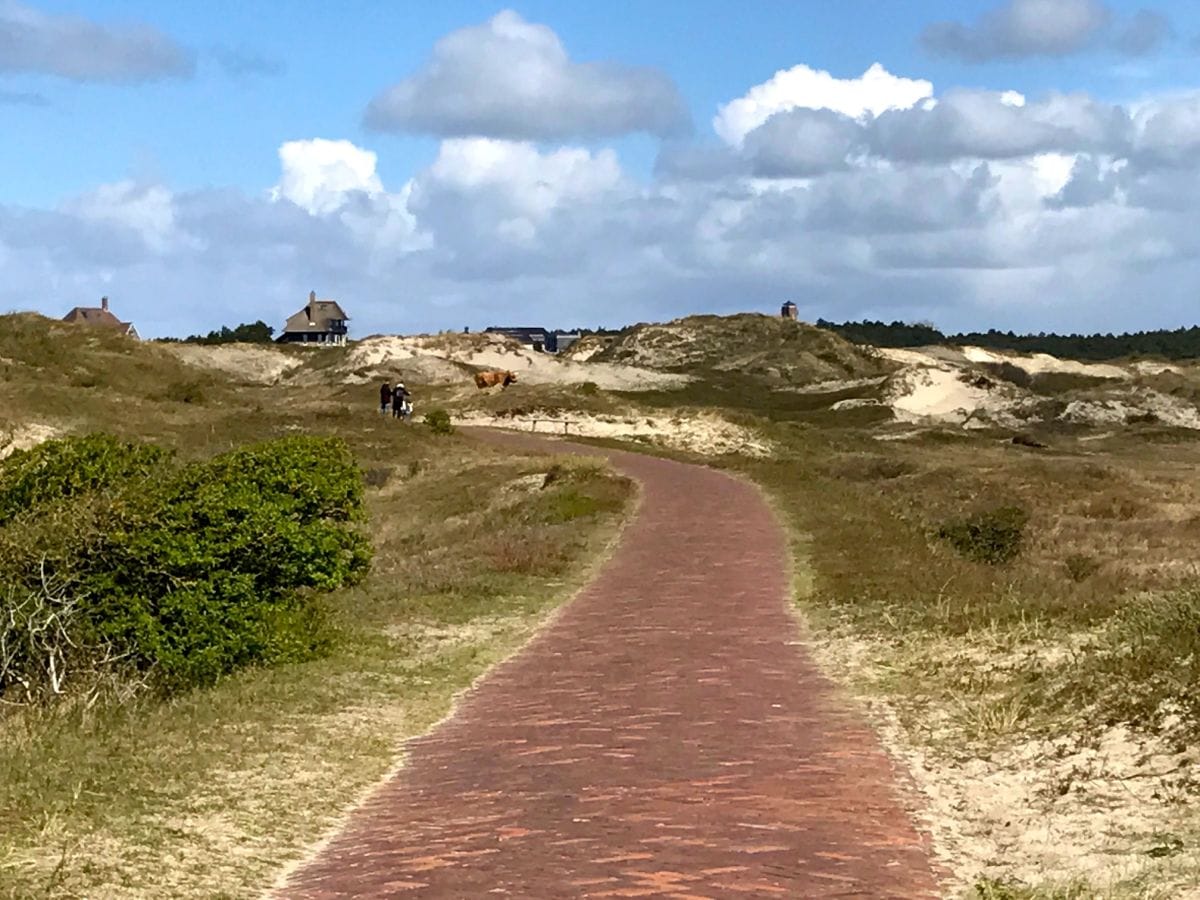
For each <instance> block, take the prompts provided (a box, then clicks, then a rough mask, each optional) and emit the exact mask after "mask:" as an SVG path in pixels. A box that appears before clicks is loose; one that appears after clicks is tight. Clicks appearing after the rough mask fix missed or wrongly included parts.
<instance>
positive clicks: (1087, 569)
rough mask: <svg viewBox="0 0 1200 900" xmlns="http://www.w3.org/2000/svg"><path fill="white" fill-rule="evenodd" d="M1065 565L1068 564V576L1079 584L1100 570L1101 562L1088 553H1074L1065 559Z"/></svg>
mask: <svg viewBox="0 0 1200 900" xmlns="http://www.w3.org/2000/svg"><path fill="white" fill-rule="evenodd" d="M1063 565H1064V566H1066V569H1067V577H1068V578H1070V579H1071V580H1072V581H1074V582H1075V583H1077V584H1078V583H1079V582H1081V581H1087V580H1088V579H1089V578H1091V577H1092V576H1093V575H1095V574H1096V573H1097V572H1098V571H1099V570H1100V563H1099V562H1098V561H1097V560H1096V558H1095V557H1094V556H1088V555H1087V554H1086V553H1072V554H1071V555H1070V556H1068V557H1067V558H1066V559H1065V560H1063Z"/></svg>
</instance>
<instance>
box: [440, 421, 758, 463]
mask: <svg viewBox="0 0 1200 900" xmlns="http://www.w3.org/2000/svg"><path fill="white" fill-rule="evenodd" d="M454 421H455V424H458V425H463V426H468V427H469V426H476V427H485V428H504V429H506V430H509V431H526V432H530V433H533V434H545V435H551V436H559V437H563V436H565V437H597V438H612V439H615V440H623V441H638V442H641V443H649V444H656V445H659V446H662V447H669V448H672V449H676V450H686V451H689V452H692V453H701V454H704V455H706V456H720V455H724V454H728V453H741V454H745V455H747V456H755V457H764V456H769V455H770V454H771V446H770V445H769V444H768V443H767V442H766V441H765V440H763V439H762V438H760V437H758V436H757V435H755V434H754V433H753V432H752V431H750V430H749V429H747V428H743V427H742V426H740V425H735V424H733V423H732V422H729V421H726V420H725V419H722V418H721V417H720V416H717V415H713V414H711V413H701V414H695V415H677V416H662V415H652V416H605V415H593V414H591V413H580V412H570V413H562V412H558V411H553V412H545V413H539V414H522V415H517V416H505V415H496V414H487V413H465V414H463V415H462V416H459V417H456V418H455V419H454Z"/></svg>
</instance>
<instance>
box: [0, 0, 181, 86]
mask: <svg viewBox="0 0 1200 900" xmlns="http://www.w3.org/2000/svg"><path fill="white" fill-rule="evenodd" d="M194 69H195V60H194V57H193V54H192V53H191V51H189V50H187V49H186V48H184V47H182V46H181V45H179V44H178V43H176V42H175V41H174V40H173V39H171V38H170V37H169V36H167V35H166V34H164V33H163V32H161V31H159V30H158V29H156V28H153V27H151V26H149V25H141V24H131V25H103V24H101V23H98V22H93V21H91V20H90V19H85V18H82V17H80V16H71V15H54V14H51V13H45V12H41V11H40V10H37V9H34V8H33V7H30V6H26V5H25V4H23V3H20V2H18V0H0V72H32V73H37V74H47V75H57V76H59V77H62V78H68V79H71V80H72V81H107V82H139V81H153V80H157V79H161V78H182V77H187V76H190V75H191V74H192V72H193V71H194Z"/></svg>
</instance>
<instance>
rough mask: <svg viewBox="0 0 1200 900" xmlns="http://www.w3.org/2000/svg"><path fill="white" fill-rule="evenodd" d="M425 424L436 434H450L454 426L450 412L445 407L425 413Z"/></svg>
mask: <svg viewBox="0 0 1200 900" xmlns="http://www.w3.org/2000/svg"><path fill="white" fill-rule="evenodd" d="M425 424H426V425H428V426H429V430H430V431H432V432H433V433H434V434H450V433H451V432H453V431H454V426H453V425H452V424H451V423H450V413H448V412H446V411H445V410H444V409H431V410H430V411H429V412H427V413H425Z"/></svg>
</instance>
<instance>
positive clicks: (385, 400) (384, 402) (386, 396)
mask: <svg viewBox="0 0 1200 900" xmlns="http://www.w3.org/2000/svg"><path fill="white" fill-rule="evenodd" d="M391 402H392V388H391V386H390V385H389V384H388V383H387V382H386V381H385V382H384V383H383V387H381V388H380V389H379V414H380V415H381V416H386V415H387V412H388V406H390V405H391Z"/></svg>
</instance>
